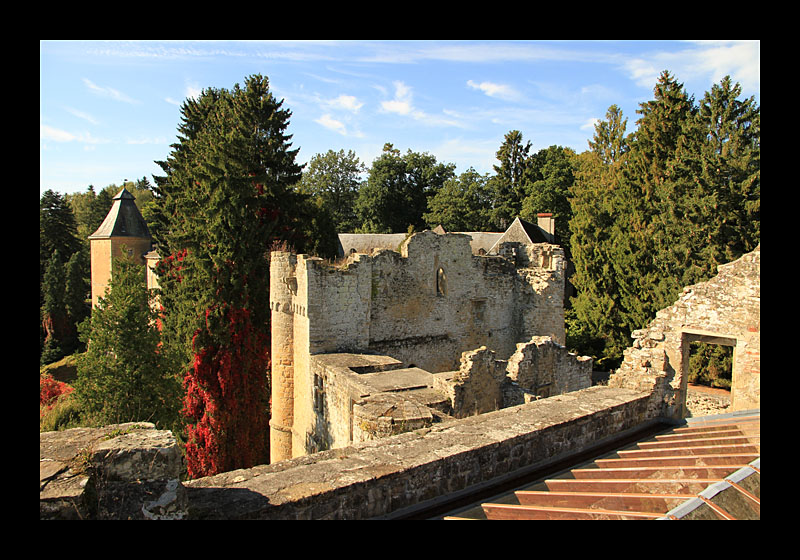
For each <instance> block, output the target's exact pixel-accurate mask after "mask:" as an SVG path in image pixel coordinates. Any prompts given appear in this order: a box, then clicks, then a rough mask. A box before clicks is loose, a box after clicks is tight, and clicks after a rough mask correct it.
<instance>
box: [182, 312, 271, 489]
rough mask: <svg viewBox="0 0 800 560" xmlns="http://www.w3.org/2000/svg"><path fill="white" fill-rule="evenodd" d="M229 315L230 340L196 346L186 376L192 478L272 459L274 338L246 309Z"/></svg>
mask: <svg viewBox="0 0 800 560" xmlns="http://www.w3.org/2000/svg"><path fill="white" fill-rule="evenodd" d="M206 317H208V313H206ZM225 318H226V322H227V327H228V331H229V335H230V337H229V340H228V341H227V342H226V343H225V344H224V345H221V344H213V345H209V346H206V347H204V348H199V349H198V348H197V347H195V356H194V363H193V364H192V367H191V368H190V369H189V371H188V372H187V373H186V376H185V378H184V389H185V391H186V396H185V398H184V408H183V411H182V413H183V415H184V416H185V417H186V418H187V420H188V425H187V427H186V431H187V443H186V460H187V470H188V473H189V476H190V477H192V478H198V477H202V476H210V475H213V474H217V473H219V472H225V471H230V470H234V469H240V468H248V467H252V466H255V465H257V464H259V463H263V462H264V461H265V460H266V458H267V449H268V447H267V437H266V434H267V433H268V417H267V410H266V409H265V406H266V402H267V401H266V398H267V397H268V395H267V394H266V393H267V387H268V385H267V372H268V367H269V339H268V336H267V335H266V334H265V333H263V332H262V331H259V330H257V329H255V328H254V327H253V324H252V322H251V321H250V313H249V311H248V310H246V309H229V310H228V311H227V312H226V313H225ZM199 333H200V331H198V332H197V333H195V337H194V341H193V342H194V344H195V345H196V344H197V342H198V335H199Z"/></svg>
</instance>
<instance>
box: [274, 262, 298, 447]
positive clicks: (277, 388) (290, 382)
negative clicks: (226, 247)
mask: <svg viewBox="0 0 800 560" xmlns="http://www.w3.org/2000/svg"><path fill="white" fill-rule="evenodd" d="M296 264H297V256H296V255H293V254H291V253H287V252H274V253H272V258H271V259H270V286H269V299H270V302H269V305H270V309H271V310H272V418H271V419H270V423H269V425H270V436H269V443H270V462H271V463H275V462H277V461H282V460H284V459H291V458H292V428H293V423H294V311H293V301H292V297H293V296H295V295H296V294H297V280H296V278H295V277H294V274H295V270H294V269H295V266H296Z"/></svg>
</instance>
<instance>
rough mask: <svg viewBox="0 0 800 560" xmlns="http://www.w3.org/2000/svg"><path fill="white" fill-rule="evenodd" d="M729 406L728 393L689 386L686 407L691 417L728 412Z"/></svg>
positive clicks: (729, 398)
mask: <svg viewBox="0 0 800 560" xmlns="http://www.w3.org/2000/svg"><path fill="white" fill-rule="evenodd" d="M730 406H731V397H730V394H729V393H725V392H721V391H714V390H713V389H712V390H704V389H695V388H693V387H689V393H688V394H687V395H686V408H688V409H689V414H690V416H691V417H697V416H709V415H711V414H723V413H725V412H728V408H730Z"/></svg>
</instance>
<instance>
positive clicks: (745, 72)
mask: <svg viewBox="0 0 800 560" xmlns="http://www.w3.org/2000/svg"><path fill="white" fill-rule="evenodd" d="M623 68H624V69H625V70H626V71H627V72H628V75H629V77H630V78H631V80H633V81H634V82H635V83H636V84H637V85H639V86H642V87H646V88H648V89H652V88H653V87H654V86H655V84H656V82H657V81H658V76H659V75H660V74H661V72H662V71H664V70H669V72H670V74H672V75H673V76H675V78H676V79H677V80H678V81H679V82H681V83H686V82H688V81H694V82H698V83H700V84H706V85H701V86H700V87H703V88H704V89H703V90H702V91H695V92H694V93H695V94H697V95H698V96H700V95H702V93H703V92H704V91H708V90H709V89H710V88H711V84H713V83H719V81H720V80H721V79H722V78H723V77H725V76H726V75H729V76H730V77H731V79H732V80H733V81H734V82H739V83H740V84H741V85H742V88H743V90H744V92H745V94H747V92H748V91H751V92H757V91H758V90H759V89H760V87H761V43H760V42H759V41H719V42H712V41H708V42H707V41H702V42H697V43H694V44H691V45H690V46H687V48H686V49H683V50H680V51H677V52H669V53H667V52H655V53H649V54H646V55H642V56H639V57H636V58H631V59H629V60H627V61H626V62H625V63H623Z"/></svg>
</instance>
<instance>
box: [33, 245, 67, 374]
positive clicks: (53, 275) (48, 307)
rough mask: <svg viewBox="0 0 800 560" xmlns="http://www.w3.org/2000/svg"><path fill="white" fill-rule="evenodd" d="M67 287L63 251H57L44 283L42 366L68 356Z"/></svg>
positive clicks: (45, 275) (54, 253) (51, 260)
mask: <svg viewBox="0 0 800 560" xmlns="http://www.w3.org/2000/svg"><path fill="white" fill-rule="evenodd" d="M65 286H66V277H65V273H64V264H63V263H62V262H61V251H60V250H59V249H55V250H54V251H53V254H52V255H51V257H50V260H49V262H48V264H47V271H46V272H45V274H44V279H43V281H42V293H43V299H44V303H43V304H42V308H41V313H40V315H41V317H42V330H43V331H44V346H43V348H42V354H41V356H40V362H41V363H42V364H48V363H51V362H55V361H57V360H60V359H61V358H62V357H64V356H65V355H66V351H67V343H68V338H69V335H70V323H69V318H68V316H67V309H66V304H65V301H64V291H65Z"/></svg>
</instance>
